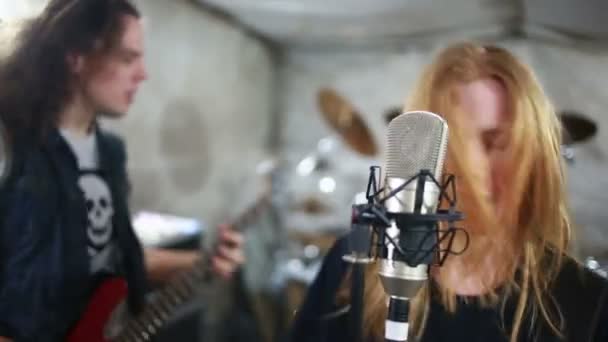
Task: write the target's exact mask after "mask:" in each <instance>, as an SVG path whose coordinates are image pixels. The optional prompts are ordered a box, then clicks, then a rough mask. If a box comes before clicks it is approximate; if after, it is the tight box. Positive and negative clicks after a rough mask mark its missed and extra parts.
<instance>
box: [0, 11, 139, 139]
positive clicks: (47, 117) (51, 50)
mask: <svg viewBox="0 0 608 342" xmlns="http://www.w3.org/2000/svg"><path fill="white" fill-rule="evenodd" d="M124 15H131V16H135V17H137V18H139V17H140V13H139V12H138V10H137V8H136V7H135V5H133V4H132V3H131V2H130V1H129V0H50V2H49V3H48V4H47V6H46V7H45V9H44V10H43V12H42V13H41V14H40V15H39V16H38V17H36V18H35V19H33V20H31V21H29V22H27V23H26V25H25V26H24V27H23V29H22V31H21V32H20V34H19V35H18V36H17V38H16V41H15V44H14V50H13V51H12V52H11V53H10V54H9V55H8V56H7V58H6V59H5V60H4V61H3V62H2V64H1V65H0V116H1V117H2V119H3V121H4V123H5V125H6V126H7V127H8V130H9V134H10V135H11V136H21V135H27V136H29V137H31V136H32V135H33V136H34V137H36V138H39V139H42V138H44V136H45V134H46V133H48V131H49V129H50V128H52V127H53V126H54V125H55V123H56V120H57V115H58V114H59V111H60V110H61V109H62V107H63V106H64V105H65V104H66V103H67V102H68V101H69V100H70V97H71V95H72V94H71V92H72V89H71V76H70V70H69V64H68V61H67V56H68V54H70V53H76V54H81V55H84V56H91V57H95V58H97V57H104V56H107V55H108V54H109V53H110V52H112V50H113V49H114V48H115V47H117V45H118V44H119V43H120V39H121V36H122V32H123V30H124V27H123V22H122V17H123V16H124Z"/></svg>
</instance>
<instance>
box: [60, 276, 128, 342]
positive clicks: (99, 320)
mask: <svg viewBox="0 0 608 342" xmlns="http://www.w3.org/2000/svg"><path fill="white" fill-rule="evenodd" d="M127 291H128V289H127V282H126V281H125V280H124V279H122V278H109V279H108V280H106V281H104V282H103V283H102V284H101V285H100V286H99V287H98V288H97V289H96V291H95V293H94V294H93V297H92V299H91V300H90V301H89V305H88V306H87V309H86V310H85V313H84V315H83V316H82V317H81V319H80V320H79V321H78V323H77V324H76V326H75V327H74V328H73V329H72V331H70V333H69V334H68V337H67V339H66V341H67V342H85V341H86V342H109V341H110V340H109V339H107V338H106V336H105V335H106V333H105V329H106V325H107V324H108V322H110V318H111V316H112V313H114V311H115V310H116V309H117V308H118V307H119V305H120V304H121V303H123V302H124V301H125V299H126V297H127Z"/></svg>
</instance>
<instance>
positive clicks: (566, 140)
mask: <svg viewBox="0 0 608 342" xmlns="http://www.w3.org/2000/svg"><path fill="white" fill-rule="evenodd" d="M557 115H558V117H559V120H560V121H561V123H562V126H563V128H564V130H563V134H562V142H563V144H564V145H572V144H577V143H581V142H584V141H586V140H589V139H591V138H592V137H594V136H595V135H596V134H597V124H596V123H595V122H594V121H592V120H590V119H588V118H586V117H585V115H583V114H581V113H579V112H577V111H574V110H562V111H561V112H559V113H558V114H557Z"/></svg>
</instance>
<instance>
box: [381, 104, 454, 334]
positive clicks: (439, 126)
mask: <svg viewBox="0 0 608 342" xmlns="http://www.w3.org/2000/svg"><path fill="white" fill-rule="evenodd" d="M447 141H448V125H447V123H446V122H445V120H444V119H443V118H441V117H440V116H438V115H437V114H434V113H431V112H426V111H413V112H406V113H403V114H401V115H399V116H397V117H396V118H394V119H393V120H392V121H391V122H390V124H389V126H388V142H387V159H386V177H385V180H384V192H385V195H386V200H385V201H384V209H385V210H386V213H387V217H388V218H389V220H390V223H391V225H390V227H387V229H386V230H385V231H384V234H383V235H384V236H383V238H384V240H385V241H384V246H383V247H381V250H380V253H379V258H380V260H379V263H380V270H379V276H380V279H381V282H382V285H383V287H384V290H385V292H386V294H387V295H388V296H389V309H388V315H387V319H386V326H385V339H386V341H407V338H408V330H409V323H408V316H409V306H410V305H409V304H410V298H411V297H413V296H414V295H415V294H416V293H417V292H418V290H419V289H420V288H421V287H422V286H423V285H424V283H425V282H426V281H427V279H428V271H429V267H430V265H431V264H433V263H435V262H436V261H437V260H436V256H437V255H438V253H439V250H438V245H439V242H440V241H439V230H438V228H437V222H438V221H439V220H440V218H438V217H437V215H434V214H435V213H436V212H437V208H438V205H439V201H440V197H441V194H442V190H443V189H441V187H440V185H439V182H438V180H440V179H441V176H442V171H443V164H444V159H445V154H446V149H447Z"/></svg>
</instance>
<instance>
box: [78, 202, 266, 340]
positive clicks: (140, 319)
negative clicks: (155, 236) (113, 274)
mask: <svg viewBox="0 0 608 342" xmlns="http://www.w3.org/2000/svg"><path fill="white" fill-rule="evenodd" d="M269 202H270V198H269V196H268V195H264V196H262V197H260V198H259V199H258V200H257V201H256V202H255V203H254V204H253V205H252V206H251V207H249V208H248V209H247V210H245V212H244V213H243V214H242V215H240V216H239V217H238V218H237V219H236V220H235V222H234V223H233V227H234V229H236V230H238V231H242V230H243V228H244V227H246V226H247V225H248V224H249V223H251V221H253V220H254V219H255V218H257V216H258V214H259V213H260V211H261V210H262V209H264V208H265V207H267V206H268V205H269ZM212 277H213V276H212V274H211V267H210V264H209V263H208V262H207V259H205V258H201V259H199V261H198V262H197V263H196V265H195V267H194V268H193V269H192V270H191V271H189V272H187V273H185V274H182V275H181V276H179V277H178V278H177V279H175V280H173V281H171V282H170V283H169V284H168V285H167V286H165V287H164V288H163V289H162V290H160V291H159V293H158V294H156V295H155V296H154V298H153V299H152V301H151V302H149V303H148V304H147V305H146V307H145V308H144V310H143V312H142V313H140V314H139V315H138V316H135V317H133V316H129V314H127V313H126V311H127V310H126V306H125V305H123V302H124V300H125V299H126V297H127V292H128V290H127V283H126V281H125V280H124V279H123V278H110V279H108V280H106V281H105V282H103V283H102V284H101V286H99V287H98V288H97V290H96V291H95V294H94V295H93V297H92V299H91V301H90V302H89V305H88V306H87V309H86V310H85V313H84V315H83V316H82V317H81V319H80V321H79V322H78V323H77V324H76V326H75V327H74V328H73V329H72V331H70V333H69V334H68V337H67V341H68V342H110V341H112V342H114V341H115V342H130V341H134V342H135V341H137V342H141V341H149V340H150V339H151V338H152V337H153V336H154V335H155V334H156V333H157V332H158V331H159V329H160V328H161V327H162V326H163V325H164V324H165V323H166V322H167V320H168V319H169V318H170V315H171V314H172V313H173V311H174V310H175V309H176V308H177V307H178V306H179V305H181V304H183V303H185V302H186V301H188V300H190V299H192V298H194V297H195V296H196V295H197V293H198V291H197V290H198V289H199V286H200V285H201V284H202V283H204V282H205V281H208V280H210V279H211V278H212Z"/></svg>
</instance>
